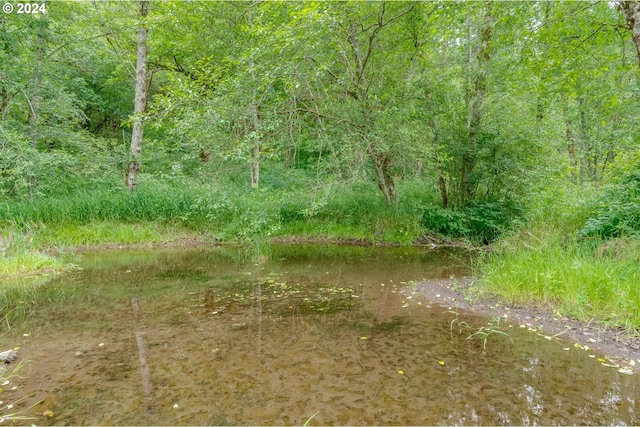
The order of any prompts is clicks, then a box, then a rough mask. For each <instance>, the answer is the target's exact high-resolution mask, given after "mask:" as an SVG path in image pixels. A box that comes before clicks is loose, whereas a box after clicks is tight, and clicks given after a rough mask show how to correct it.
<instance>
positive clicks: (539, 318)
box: [416, 277, 640, 372]
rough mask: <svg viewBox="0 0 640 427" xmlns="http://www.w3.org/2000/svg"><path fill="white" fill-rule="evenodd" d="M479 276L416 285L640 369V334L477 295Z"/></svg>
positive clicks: (433, 296) (431, 297) (434, 296)
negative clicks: (475, 294) (476, 282)
mask: <svg viewBox="0 0 640 427" xmlns="http://www.w3.org/2000/svg"><path fill="white" fill-rule="evenodd" d="M475 280H476V279H474V278H472V277H464V278H458V279H436V280H427V281H423V282H420V283H418V284H417V285H416V293H418V294H421V295H423V296H424V297H425V298H426V299H427V300H428V301H430V302H433V303H437V304H440V305H443V306H446V307H451V308H454V309H462V310H465V311H468V312H472V313H476V314H480V315H486V316H491V317H496V316H499V317H501V318H502V319H504V320H505V321H506V322H508V323H511V324H512V325H514V326H517V327H521V328H527V329H528V330H530V331H532V332H535V333H539V334H540V335H541V336H544V337H545V338H547V339H552V340H564V341H566V342H570V343H571V344H572V345H575V346H580V347H579V348H584V349H586V350H588V351H591V350H593V351H594V352H595V353H596V354H598V357H601V356H604V357H606V358H607V359H608V360H607V362H608V363H612V364H615V365H619V367H620V368H621V369H632V370H634V371H636V372H640V336H638V335H637V334H632V333H630V332H629V330H627V329H623V328H615V327H610V326H606V325H604V324H603V323H602V322H598V321H595V320H594V321H589V322H585V321H579V320H575V319H571V318H568V317H563V316H557V315H554V314H553V313H551V312H549V311H545V310H540V309H537V308H528V307H509V306H507V305H504V304H503V303H501V302H499V301H498V300H496V299H493V298H486V297H481V298H479V297H475V296H473V293H474V289H476V288H475V285H474V283H475Z"/></svg>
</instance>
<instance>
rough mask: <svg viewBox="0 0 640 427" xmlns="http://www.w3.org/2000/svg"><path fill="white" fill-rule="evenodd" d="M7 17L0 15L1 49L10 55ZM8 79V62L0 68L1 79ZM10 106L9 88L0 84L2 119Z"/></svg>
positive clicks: (0, 118)
mask: <svg viewBox="0 0 640 427" xmlns="http://www.w3.org/2000/svg"><path fill="white" fill-rule="evenodd" d="M7 37H8V35H7V18H6V15H4V14H3V15H2V16H0V43H1V44H0V49H2V51H3V52H5V54H7V56H8V57H9V55H8V54H9V46H8V43H7ZM6 79H7V64H6V63H3V64H2V70H0V81H2V82H5V81H6ZM8 107H9V92H8V91H7V88H6V87H5V86H4V85H2V86H0V121H3V120H4V116H5V113H6V111H7V108H8Z"/></svg>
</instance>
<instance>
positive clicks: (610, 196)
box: [580, 154, 640, 239]
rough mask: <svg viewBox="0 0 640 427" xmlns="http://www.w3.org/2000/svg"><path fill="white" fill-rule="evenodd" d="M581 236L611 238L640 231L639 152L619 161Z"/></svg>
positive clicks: (581, 231)
mask: <svg viewBox="0 0 640 427" xmlns="http://www.w3.org/2000/svg"><path fill="white" fill-rule="evenodd" d="M612 175H613V176H612V182H611V183H610V184H609V185H607V186H606V187H605V189H604V190H603V192H602V195H601V196H600V197H599V198H598V200H597V201H596V206H595V209H594V213H593V214H592V215H591V216H590V217H589V218H588V219H587V221H586V223H585V225H584V227H583V228H582V230H580V235H582V236H585V237H588V236H599V237H602V238H605V239H610V238H614V237H620V236H628V235H637V234H638V232H640V155H638V154H636V155H635V156H634V157H630V158H629V159H626V160H623V161H619V162H618V163H616V169H615V170H614V171H613V172H612Z"/></svg>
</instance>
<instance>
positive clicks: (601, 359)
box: [598, 357, 606, 363]
mask: <svg viewBox="0 0 640 427" xmlns="http://www.w3.org/2000/svg"><path fill="white" fill-rule="evenodd" d="M598 362H600V363H603V362H606V360H605V359H603V358H601V357H599V358H598Z"/></svg>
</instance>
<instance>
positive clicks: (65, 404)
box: [0, 245, 640, 425]
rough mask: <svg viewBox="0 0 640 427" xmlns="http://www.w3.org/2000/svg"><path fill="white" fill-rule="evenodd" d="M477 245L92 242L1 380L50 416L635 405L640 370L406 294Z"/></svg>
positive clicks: (197, 418)
mask: <svg viewBox="0 0 640 427" xmlns="http://www.w3.org/2000/svg"><path fill="white" fill-rule="evenodd" d="M468 259H469V256H468V255H465V254H464V253H462V252H458V253H454V252H450V251H449V252H447V251H430V250H423V249H418V248H353V247H337V246H301V245H298V246H274V247H272V249H271V253H270V254H269V256H268V257H265V256H262V257H255V256H252V254H251V253H250V252H248V251H246V250H244V249H241V248H230V247H217V248H210V249H202V248H199V249H191V250H181V251H175V250H160V251H122V252H107V253H94V254H87V255H85V256H84V260H83V263H82V266H83V270H82V271H78V272H74V273H72V274H68V275H65V276H64V277H61V278H59V279H56V281H55V282H53V283H51V284H50V285H49V286H48V288H47V289H43V291H42V295H41V296H40V297H39V298H40V299H39V305H38V308H37V310H36V311H35V312H34V314H33V315H32V316H31V318H30V319H29V320H28V321H27V322H25V323H24V324H14V325H13V327H12V329H11V330H10V331H8V332H7V333H5V334H4V335H3V336H2V337H0V347H2V349H3V348H5V347H7V348H11V347H15V346H20V350H19V354H20V356H21V358H22V359H23V360H28V362H26V363H25V365H24V368H23V371H22V376H23V377H24V378H22V379H20V380H16V381H14V384H16V385H18V386H19V388H18V389H17V390H13V391H7V392H5V393H4V396H2V397H3V398H4V400H5V401H8V400H9V399H14V400H18V399H21V400H20V401H19V402H17V403H16V404H15V406H14V408H13V410H16V409H18V410H22V411H24V412H23V414H27V415H29V414H30V415H33V416H34V417H36V419H35V420H29V421H24V423H25V424H30V423H32V422H35V423H36V424H39V425H47V424H74V425H105V424H120V425H122V424H128V425H146V424H156V425H157V424H167V425H302V424H304V423H305V422H307V421H308V422H309V425H330V424H331V425H336V424H340V425H435V424H437V425H459V424H466V425H478V424H483V425H512V424H519V425H534V424H544V425H558V424H562V425H565V424H583V425H589V424H590V425H594V424H597V425H602V424H623V425H624V424H638V423H639V422H640V420H639V419H638V417H637V416H636V412H637V411H636V407H637V403H636V402H637V398H638V390H639V389H638V379H637V375H632V376H628V375H623V374H620V373H618V372H617V371H616V370H615V369H613V368H606V367H603V366H602V365H601V364H600V363H599V362H598V361H597V360H596V358H595V357H593V358H592V357H589V356H590V355H589V353H588V352H585V351H584V350H579V349H576V348H574V347H573V346H572V345H571V343H563V342H560V343H559V342H551V341H548V340H546V339H544V338H543V337H541V336H539V335H536V334H534V333H530V332H527V331H523V330H521V329H520V328H518V327H517V325H515V327H509V326H508V325H507V324H505V323H504V322H502V323H500V325H497V327H496V329H495V330H496V331H501V332H503V333H497V332H496V333H494V334H491V335H489V336H488V337H487V336H486V335H476V336H475V337H474V338H471V339H469V336H470V335H471V334H473V333H474V332H476V331H478V330H480V328H481V327H485V328H486V327H487V325H489V324H494V325H495V319H494V320H493V323H491V322H492V320H491V319H487V318H483V317H478V316H474V315H472V314H470V313H465V312H464V311H462V310H450V309H449V308H448V307H442V306H438V305H436V304H434V303H431V302H429V301H426V300H423V299H421V298H420V296H419V295H415V294H412V291H413V290H414V289H415V286H414V283H415V282H417V281H420V280H425V279H432V278H440V277H449V276H450V275H452V274H453V275H462V274H464V273H465V271H466V267H465V265H467V264H468ZM484 331H487V329H484ZM505 334H508V336H507V335H505ZM484 337H486V338H487V339H486V341H485V340H484V339H483V338H484ZM591 356H593V354H592V355H591ZM5 403H6V402H5ZM48 411H50V412H48ZM43 413H45V414H49V415H51V416H43V415H42V414H43Z"/></svg>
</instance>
